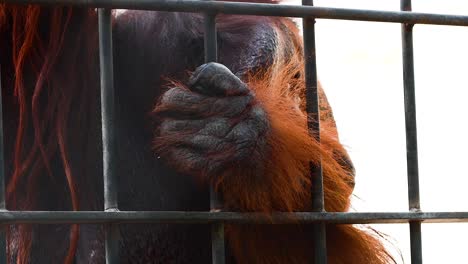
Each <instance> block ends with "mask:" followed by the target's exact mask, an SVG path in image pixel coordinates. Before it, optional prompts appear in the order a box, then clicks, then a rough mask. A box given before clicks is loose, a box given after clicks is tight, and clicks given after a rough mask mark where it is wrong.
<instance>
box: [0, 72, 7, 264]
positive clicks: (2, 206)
mask: <svg viewBox="0 0 468 264" xmlns="http://www.w3.org/2000/svg"><path fill="white" fill-rule="evenodd" d="M3 142H4V141H3V98H2V67H1V65H0V211H5V210H6V203H5V154H4V150H5V149H4V145H3ZM7 228H8V225H3V226H1V227H0V263H7V254H6V253H7V252H6V243H7V241H6V229H7Z"/></svg>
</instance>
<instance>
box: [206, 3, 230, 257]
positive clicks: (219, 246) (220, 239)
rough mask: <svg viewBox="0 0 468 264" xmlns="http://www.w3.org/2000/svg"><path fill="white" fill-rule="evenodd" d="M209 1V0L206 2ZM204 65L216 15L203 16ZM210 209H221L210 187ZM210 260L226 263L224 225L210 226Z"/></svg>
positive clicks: (212, 50)
mask: <svg viewBox="0 0 468 264" xmlns="http://www.w3.org/2000/svg"><path fill="white" fill-rule="evenodd" d="M208 1H210V0H208ZM204 23H205V36H204V44H205V46H204V49H205V63H208V62H216V61H217V60H218V40H217V33H216V13H206V14H205V21H204ZM210 209H211V211H219V210H221V209H222V201H221V197H220V195H219V194H218V193H217V192H216V191H215V190H214V189H213V187H212V186H211V187H210ZM211 258H212V263H213V264H224V263H225V261H226V255H225V245H224V223H222V222H219V223H214V224H212V226H211Z"/></svg>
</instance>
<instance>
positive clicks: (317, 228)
mask: <svg viewBox="0 0 468 264" xmlns="http://www.w3.org/2000/svg"><path fill="white" fill-rule="evenodd" d="M302 5H309V6H313V5H314V3H313V1H312V0H302ZM302 21H303V35H304V57H305V75H306V77H305V78H306V79H305V81H306V100H307V101H306V103H307V104H306V107H307V113H309V114H312V116H313V117H315V119H314V120H309V122H308V125H309V130H310V131H311V133H312V134H313V135H314V136H315V137H316V139H317V140H318V141H320V108H319V98H318V91H317V64H316V56H315V55H316V54H315V18H313V17H306V18H304V19H303V20H302ZM310 167H311V177H312V210H314V211H316V212H324V211H325V205H324V198H323V197H324V195H323V174H322V165H321V164H314V165H313V164H311V166H310ZM313 230H314V263H315V264H326V263H327V238H326V228H325V223H323V222H322V223H318V224H314V225H313Z"/></svg>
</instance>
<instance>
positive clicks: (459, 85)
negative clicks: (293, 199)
mask: <svg viewBox="0 0 468 264" xmlns="http://www.w3.org/2000/svg"><path fill="white" fill-rule="evenodd" d="M412 2H413V11H417V12H431V13H442V14H460V15H468V1H466V0H413V1H412ZM285 4H300V1H297V0H294V1H288V2H286V3H285ZM314 4H315V5H316V6H327V7H342V8H361V9H376V10H394V11H398V10H399V8H400V1H399V0H315V1H314ZM299 23H300V22H299ZM316 43H317V71H318V75H319V79H320V81H321V83H322V85H323V87H324V89H325V91H326V92H327V95H328V99H329V101H330V103H331V104H332V106H333V109H334V114H335V118H336V119H337V124H338V129H339V132H340V137H341V140H342V142H343V143H344V145H346V147H347V149H348V151H349V152H350V155H351V158H352V159H353V162H354V164H355V167H356V171H357V176H356V183H357V184H356V189H355V197H354V198H353V210H354V211H366V212H368V211H381V212H384V211H399V212H402V211H407V210H408V194H407V178H406V177H407V173H406V145H405V144H406V143H405V122H404V105H403V81H402V78H403V75H402V55H401V31H400V24H392V23H376V22H353V21H340V20H323V19H320V20H317V23H316ZM414 59H415V83H416V107H417V121H418V127H417V128H418V147H419V175H420V192H421V208H422V210H423V211H468V192H467V191H466V188H467V187H468V173H467V171H466V166H467V165H468V162H466V159H467V158H468V154H466V153H467V152H468V137H467V135H468V124H467V123H468V122H467V117H466V115H467V114H468V103H467V102H466V101H467V100H468V92H467V88H468V28H467V27H448V26H428V25H416V26H415V27H414ZM373 227H374V228H375V229H377V230H379V231H382V232H384V233H386V234H387V235H389V236H390V238H389V239H390V241H391V242H392V243H393V244H394V246H395V247H396V248H398V249H399V250H400V251H401V254H402V258H403V259H402V258H401V257H399V256H398V254H399V253H398V251H396V250H394V251H393V253H394V254H395V255H396V258H397V260H398V263H410V262H411V260H410V250H409V227H408V224H380V225H373ZM422 232H423V233H422V238H423V245H422V248H423V258H424V263H425V264H432V263H434V264H435V263H468V256H467V254H466V252H465V250H466V246H467V245H468V224H460V223H459V224H423V225H422Z"/></svg>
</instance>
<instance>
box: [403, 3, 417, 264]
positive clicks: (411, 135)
mask: <svg viewBox="0 0 468 264" xmlns="http://www.w3.org/2000/svg"><path fill="white" fill-rule="evenodd" d="M400 5H401V6H400V7H401V10H402V11H411V0H401V2H400ZM413 26H414V24H402V26H401V31H402V52H403V85H404V98H405V123H406V160H407V170H408V200H409V210H410V211H420V210H421V207H420V199H419V170H418V141H417V130H416V94H415V85H414V59H413ZM409 226H410V243H411V263H413V264H420V263H422V240H421V222H414V221H412V222H410V223H409Z"/></svg>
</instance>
